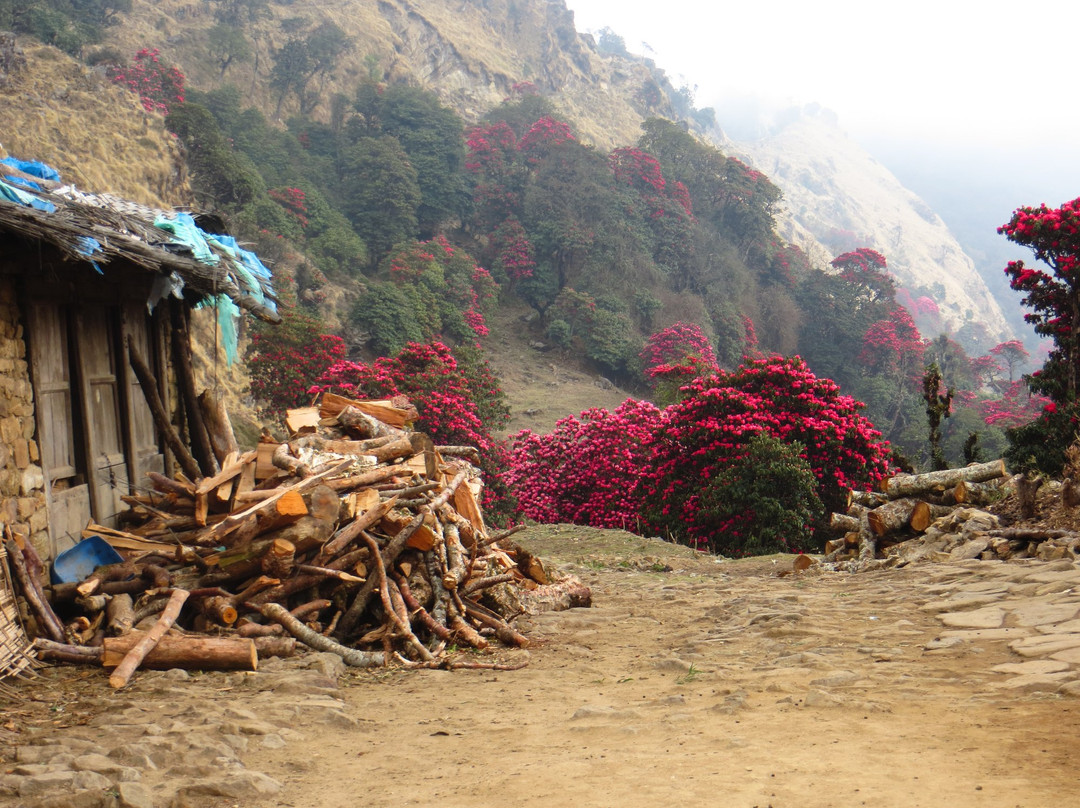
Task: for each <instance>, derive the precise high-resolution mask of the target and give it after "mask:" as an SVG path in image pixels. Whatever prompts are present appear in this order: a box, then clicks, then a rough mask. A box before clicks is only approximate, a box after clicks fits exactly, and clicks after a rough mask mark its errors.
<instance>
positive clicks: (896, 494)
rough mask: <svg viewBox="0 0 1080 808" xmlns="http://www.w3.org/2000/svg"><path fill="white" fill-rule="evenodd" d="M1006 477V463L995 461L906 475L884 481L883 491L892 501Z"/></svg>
mask: <svg viewBox="0 0 1080 808" xmlns="http://www.w3.org/2000/svg"><path fill="white" fill-rule="evenodd" d="M1004 476H1006V471H1005V461H1004V460H993V461H991V462H989V463H976V464H974V465H971V466H965V467H964V468H960V469H945V470H944V471H930V472H927V473H926V474H906V475H902V476H899V477H893V478H891V479H888V480H883V481H882V483H881V490H882V491H884V492H885V493H886V494H888V495H889V498H890V499H899V498H901V497H912V496H918V495H920V494H923V493H926V492H932V491H943V490H945V489H946V488H955V487H956V484H957V483H959V482H961V481H968V482H975V483H981V482H985V481H987V480H993V479H995V478H997V477H1004Z"/></svg>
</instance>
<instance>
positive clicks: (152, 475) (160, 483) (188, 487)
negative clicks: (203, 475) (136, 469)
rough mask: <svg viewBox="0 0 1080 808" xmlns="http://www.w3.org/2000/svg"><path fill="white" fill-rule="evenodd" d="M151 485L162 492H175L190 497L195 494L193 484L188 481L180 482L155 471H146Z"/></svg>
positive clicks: (180, 495) (177, 494)
mask: <svg viewBox="0 0 1080 808" xmlns="http://www.w3.org/2000/svg"><path fill="white" fill-rule="evenodd" d="M146 476H147V477H148V478H149V479H150V483H151V485H153V486H154V488H155V489H156V490H157V491H160V492H162V493H163V494H175V495H176V496H178V497H190V496H194V495H195V486H194V485H193V484H192V483H189V482H180V481H179V480H174V479H172V478H170V477H166V476H165V475H164V474H158V473H157V472H156V471H148V472H146Z"/></svg>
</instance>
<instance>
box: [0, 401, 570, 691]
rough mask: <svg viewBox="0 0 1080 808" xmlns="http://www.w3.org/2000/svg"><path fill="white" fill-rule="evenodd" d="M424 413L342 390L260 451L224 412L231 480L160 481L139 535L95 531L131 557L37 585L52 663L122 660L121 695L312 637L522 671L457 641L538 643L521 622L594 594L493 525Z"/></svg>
mask: <svg viewBox="0 0 1080 808" xmlns="http://www.w3.org/2000/svg"><path fill="white" fill-rule="evenodd" d="M415 417H416V413H415V410H413V409H412V407H411V405H409V404H408V402H407V401H405V400H394V401H380V402H372V401H354V400H350V399H346V398H342V397H339V396H333V395H330V394H327V395H325V396H324V397H323V398H322V401H321V406H320V407H319V408H305V409H302V410H291V411H289V413H288V418H287V419H286V423H287V425H288V426H289V429H290V432H291V437H290V439H289V440H288V441H287V442H285V443H280V444H278V443H263V444H260V445H259V447H258V449H257V450H255V451H250V452H245V453H241V452H239V451H238V450H237V448H236V445H235V440H234V439H233V438H232V437H231V430H230V429H228V426H227V424H228V422H227V418H225V419H224V420H223V421H222V420H221V419H217V421H216V426H215V425H213V424H210V425H209V431H210V433H211V435H212V436H214V433H217V434H216V436H214V437H213V438H212V440H211V446H212V448H213V452H214V454H215V455H216V457H217V460H218V463H217V468H218V469H219V470H218V471H217V472H216V473H214V474H212V475H208V476H201V477H197V478H194V479H192V478H191V477H189V476H186V475H184V474H183V473H178V474H176V475H175V476H174V477H166V476H163V475H160V474H154V473H151V474H150V475H149V478H150V482H151V484H152V489H151V490H149V491H147V492H146V493H144V494H139V495H133V496H129V497H126V498H125V499H126V501H127V503H128V504H129V506H130V509H131V510H130V517H131V523H130V524H126V525H125V526H124V527H125V529H124V530H116V529H110V528H106V527H102V526H100V525H90V526H89V527H88V528H87V530H86V531H85V532H84V537H85V536H90V535H97V536H101V537H102V538H104V539H105V540H106V541H108V542H109V543H110V544H111V545H112V546H113V547H114V548H116V549H117V550H118V551H120V552H121V554H122V555H123V556H124V557H125V560H124V561H123V562H122V563H118V564H113V565H109V566H104V567H98V568H97V569H96V570H95V571H94V572H93V574H92V575H90V576H89V577H87V578H86V579H85V580H82V581H80V582H77V583H65V584H58V585H56V586H53V587H52V589H51V591H50V592H46V591H44V590H43V589H42V587H40V586H39V585H37V584H38V582H39V581H40V577H39V576H35V575H33V574H30V573H28V574H27V575H26V576H25V578H26V583H25V584H24V587H23V588H24V591H25V594H26V596H27V597H26V600H27V602H28V603H29V604H30V611H31V612H32V614H33V616H34V622H35V623H36V625H37V634H38V635H39V636H38V639H37V640H36V641H35V643H36V645H37V647H38V649H39V656H41V657H42V658H44V659H51V660H63V661H70V662H90V663H93V664H103V665H105V666H107V667H110V668H114V670H113V674H112V676H111V677H110V682H111V683H112V684H113V686H115V687H120V686H122V685H123V684H125V683H126V682H127V681H128V678H129V677H130V675H131V673H132V672H133V671H134V670H135V669H136V668H137V667H140V666H143V667H158V668H160V667H165V668H169V667H186V668H198V669H248V670H254V669H255V667H256V665H257V658H258V657H259V656H265V655H289V654H291V653H292V652H293V651H294V649H295V646H296V642H297V641H298V640H299V642H301V643H303V644H305V645H307V646H310V647H312V648H316V649H319V650H324V651H332V652H334V653H337V654H339V655H340V656H341V657H342V658H343V659H344V660H345V661H346V662H347V663H348V664H351V665H355V666H362V667H366V666H374V665H384V664H388V663H389V662H391V661H397V662H399V663H401V664H405V665H408V666H424V667H449V668H454V667H497V668H505V667H508V665H505V664H500V663H498V662H490V661H489V662H483V661H476V657H475V656H472V655H470V657H469V661H460V660H459V659H456V658H453V657H452V656H451V655H450V654H449V653H448V650H447V649H448V648H454V647H457V648H462V649H467V648H472V649H480V650H483V649H487V648H489V645H490V644H491V643H492V642H493V641H497V642H498V643H501V644H503V645H507V646H512V647H518V648H524V647H526V646H528V644H529V641H528V639H527V638H526V637H524V636H523V635H522V634H520V633H519V632H518V631H517V630H516V629H515V628H514V627H513V626H512V621H513V618H514V617H516V616H517V615H519V614H522V613H527V612H538V611H543V610H549V609H563V608H571V607H574V606H588V605H589V603H590V592H589V590H588V588H587V587H585V586H584V585H583V584H581V582H580V581H578V580H577V579H575V578H573V577H563V578H559V577H557V576H556V575H554V574H553V571H552V570H549V569H547V568H546V567H545V566H544V564H543V563H542V562H541V561H540V560H539V559H537V558H535V557H534V556H532V555H531V554H530V553H528V552H527V551H526V550H525V549H524V548H522V547H520V546H518V545H516V544H514V543H513V542H512V541H511V540H510V536H511V534H512V533H513V532H514V531H512V530H511V531H505V532H502V533H492V532H490V531H489V530H488V528H487V526H486V525H485V522H484V516H483V513H482V511H481V508H480V506H479V497H480V493H481V482H480V473H479V470H478V468H477V467H476V465H474V462H478V461H479V456H478V453H477V450H476V449H475V448H473V447H443V446H435V445H433V444H432V442H431V440H430V439H429V438H428V437H427V436H425V435H423V434H420V433H416V432H410V431H409V430H408V429H407V425H408V424H409V423H410V422H411V421H412V420H413V419H414V418H415ZM11 549H14V550H15V552H16V553H17V554H18V555H19V557H20V558H21V559H30V558H32V557H35V556H34V554H33V550H32V548H30V547H29V546H28V545H23V546H21V547H16V545H15V543H14V542H13V541H12V542H11V543H10V547H9V551H10V550H11ZM31 563H33V562H31ZM38 563H40V562H38ZM38 571H39V572H40V569H39V570H38ZM58 615H59V617H58ZM513 666H515V665H513V664H511V665H510V667H513ZM516 666H520V665H516Z"/></svg>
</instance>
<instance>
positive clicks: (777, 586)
mask: <svg viewBox="0 0 1080 808" xmlns="http://www.w3.org/2000/svg"><path fill="white" fill-rule="evenodd" d="M522 543H523V544H526V545H527V546H529V547H530V549H533V550H534V551H539V552H540V554H541V555H542V556H543V557H544V558H546V559H554V560H556V561H558V562H560V563H561V564H563V565H564V566H569V567H571V568H572V569H573V571H574V572H576V573H577V574H579V575H580V576H581V577H582V578H583V579H585V580H586V582H587V583H589V584H590V585H592V586H593V588H594V601H595V607H594V608H592V609H588V610H573V611H570V612H561V613H551V614H545V615H541V616H539V617H535V618H531V619H529V620H528V621H523V622H522V624H521V626H520V627H521V628H522V630H523V631H524V632H525V633H526V634H527V635H528V636H531V637H533V638H535V639H536V640H537V643H536V644H535V645H534V647H532V648H531V649H530V650H529V651H528V652H527V653H528V655H529V666H528V667H527V668H525V669H524V670H521V671H516V672H498V673H493V672H485V671H455V672H452V673H451V672H442V671H423V672H402V671H381V672H377V673H357V672H349V673H346V674H345V675H344V676H343V677H342V678H341V680H340V684H341V687H340V689H339V690H337V691H334V690H333V689H332V688H330V687H327V688H326V689H325V690H320V691H318V693H317V694H311V695H297V694H298V693H302V692H303V689H304V681H307V680H303V679H301V680H300V681H294V680H293V679H289V678H286V679H284V680H282V681H284V682H286V683H288V682H290V681H291V682H292V684H291V685H290V686H288V687H280V688H276V687H274V686H271V685H265V684H264V685H259V686H258V687H255V686H254V685H251V684H248V685H244V684H242V682H243V680H242V679H237V678H233V679H223V678H222V677H221V675H217V676H209V675H208V676H206V677H196V678H195V679H193V680H189V681H185V682H177V683H174V684H173V685H172V686H171V687H163V686H162V682H161V681H160V680H159V681H158V682H157V684H156V685H155V684H154V680H152V679H150V678H149V677H150V676H151V675H150V674H147V675H146V678H144V681H143V683H142V684H140V685H138V686H137V687H141V688H143V692H144V693H150V694H152V693H154V692H155V691H154V688H155V687H156V688H157V690H158V691H161V692H159V693H158V695H157V696H156V697H155V696H152V695H149V696H147V698H151V699H153V698H157V699H158V703H159V704H160V702H161V701H162V700H163V699H164V700H170V699H171V700H172V701H171V702H170V711H171V712H172V713H173V714H175V717H176V718H177V719H182V720H183V721H185V722H188V723H189V724H192V725H194V724H197V723H199V722H198V721H197V720H196V719H195V718H194V716H195V715H196V714H198V713H199V712H200V709H201V710H203V711H204V712H210V711H212V710H211V708H209V707H208V706H207V705H208V704H209V703H210V702H209V699H212V700H213V701H214V702H216V703H217V707H215V708H214V709H224V707H223V706H222V705H226V706H231V708H236V707H237V706H242V707H244V708H246V709H248V710H250V711H251V714H250V716H249V717H248V718H244V717H243V716H242V715H241V716H240V717H237V716H233V718H232V719H231V720H232V721H233V722H234V724H235V723H236V722H237V721H241V722H242V721H244V720H247V721H249V722H252V723H253V724H255V726H253V727H249V729H250V730H251V731H250V732H249V733H248V738H249V740H250V743H248V744H245V747H246V748H245V749H244V750H239V751H238V753H237V757H238V758H239V759H240V760H242V761H243V763H244V764H246V766H247V769H248V770H254V769H257V770H258V771H261V772H265V773H266V774H268V775H270V777H272V778H274V779H276V780H277V781H278V782H279V783H280V784H281V788H280V790H278V791H277V792H276V793H274V794H272V795H264V796H259V795H258V794H256V793H251V794H249V795H248V796H247V797H246V798H245V799H242V800H239V801H238V800H237V799H230V798H227V796H228V795H225V794H218V795H207V794H205V793H200V792H194V791H192V792H190V794H191V795H192V796H189V797H187V798H186V799H187V801H186V802H179V803H176V804H178V805H179V804H182V805H193V806H194V805H198V806H203V805H206V806H210V805H213V806H219V805H221V806H224V805H237V804H242V805H245V806H248V805H267V806H270V805H273V806H296V807H297V808H300V806H304V807H305V808H346V806H348V807H349V808H352V807H353V806H355V805H356V804H357V800H358V798H360V799H362V803H363V804H365V805H370V806H377V807H381V806H387V807H389V806H402V805H416V806H433V805H439V806H441V807H442V808H454V807H455V806H462V807H464V806H469V807H470V808H478V807H481V806H505V805H516V806H541V805H543V806H546V807H547V808H551V806H564V805H566V806H569V805H577V806H620V808H637V806H655V805H658V804H662V803H668V802H673V801H675V802H680V803H686V804H697V805H722V806H726V807H730V808H744V807H745V808H750V807H751V806H760V807H761V808H764V806H774V808H819V807H823V806H837V807H838V808H846V806H859V805H872V806H875V808H888V807H889V806H896V808H901V807H902V808H914V806H927V807H931V806H933V807H936V806H943V805H948V806H950V808H970V807H973V806H986V808H1001V806H1022V807H1023V808H1040V806H1046V807H1047V808H1060V807H1061V806H1066V805H1075V804H1078V800H1080V797H1078V796H1077V795H1078V794H1080V776H1078V774H1077V772H1076V769H1075V766H1074V765H1073V763H1072V757H1073V750H1075V748H1076V747H1077V742H1078V741H1080V721H1078V719H1080V700H1078V699H1076V698H1075V696H1073V695H1070V694H1068V693H1067V692H1066V693H1062V692H1058V691H1059V690H1062V689H1063V690H1064V691H1070V690H1072V689H1073V688H1077V687H1080V684H1078V683H1077V682H1080V680H1078V678H1077V677H1078V672H1077V671H1076V670H1075V665H1076V664H1080V657H1078V659H1077V661H1076V662H1072V661H1070V660H1071V659H1072V657H1071V656H1070V651H1069V649H1070V648H1075V647H1080V634H1076V633H1074V629H1075V631H1076V632H1080V626H1077V625H1076V623H1077V621H1076V619H1075V618H1076V614H1077V612H1080V594H1073V585H1074V584H1075V585H1076V587H1077V593H1080V568H1077V567H1075V566H1074V565H1072V563H1071V562H1054V563H1051V564H1047V563H1043V562H1026V563H1024V564H1001V563H991V562H968V563H965V564H937V565H923V566H919V567H916V568H914V569H910V568H909V569H901V570H883V571H878V572H872V573H865V574H861V575H856V576H851V575H845V574H836V573H826V574H814V573H809V574H802V575H799V576H787V577H777V572H779V571H781V570H783V569H784V568H786V567H789V566H790V558H787V559H764V560H751V561H743V562H718V561H716V560H714V559H711V558H701V557H697V556H695V555H694V554H693V553H691V552H690V551H688V550H686V549H684V548H678V547H674V546H671V545H667V544H664V543H661V542H650V541H648V540H643V539H639V538H636V537H630V536H628V535H627V534H621V533H614V532H600V531H591V530H582V529H577V528H569V527H565V528H547V529H542V530H541V529H533V530H530V531H529V532H528V533H527V534H525V539H524V540H523V542H522ZM995 610H996V614H997V617H998V619H999V625H994V619H995ZM1073 638H1076V642H1075V644H1073V645H1070V643H1071V641H1072V639H1073ZM1046 641H1052V643H1053V644H1052V647H1051V645H1048V644H1046ZM1010 643H1018V644H1019V645H1018V646H1017V647H1018V648H1020V649H1022V650H1023V652H1024V653H1025V654H1027V655H1026V656H1021V654H1020V653H1018V652H1017V651H1016V650H1012V649H1010V647H1009V644H1010ZM1031 649H1034V650H1031ZM1062 649H1064V650H1062ZM521 653H525V652H506V654H505V655H506V656H507V658H512V657H514V656H515V655H516V654H521ZM1073 653H1078V654H1080V652H1075V651H1074V652H1073ZM1055 657H1061V658H1062V659H1057V658H1055ZM1002 664H1006V665H1020V666H1021V667H1018V668H1006V669H1003V672H998V671H995V670H994V668H995V667H997V666H999V665H1002ZM264 676H265V677H270V678H268V679H264V680H263V681H264V683H265V682H272V680H273V677H274V676H284V677H294V679H295V677H296V676H307V677H309V680H310V677H312V676H315V677H319V676H323V674H321V673H319V671H318V670H315V671H311V670H309V671H301V672H300V673H295V672H294V673H288V672H283V673H275V672H274V671H273V670H271V671H269V672H267V673H266V674H265V675H264V674H258V675H257V677H256V678H258V677H264ZM312 681H314V680H312ZM320 681H322V682H323V683H325V682H326V678H325V676H323V678H322V679H321V680H320ZM88 686H92V687H94V688H97V689H98V690H99V691H103V690H104V689H107V688H105V686H104V678H103V677H102V678H101V679H100V681H97V680H96V679H95V680H94V681H92V682H91V683H90V684H89V685H88ZM245 688H247V689H248V690H251V693H252V695H251V696H246V695H245V693H246V692H247V690H245ZM279 690H280V692H279ZM211 694H213V695H211ZM98 695H99V696H100V695H102V692H98ZM185 698H189V699H191V700H192V703H191V704H186V705H185V704H184V703H183V700H184V699H185ZM177 699H179V700H180V703H177V702H176V700H177ZM260 699H261V700H263V701H260ZM320 700H322V701H320ZM342 700H343V703H342ZM331 702H334V703H333V704H331ZM128 703H129V704H132V705H139V706H140V707H142V708H144V709H145V702H142V701H140V696H139V691H138V690H137V689H136V690H135V691H134V692H133V693H132V694H131V695H130V696H129V697H128ZM199 703H201V704H202V705H203V706H202V707H201V708H200V707H199V706H198V704H199ZM320 704H321V706H319V705H320ZM85 709H86V710H87V714H88V716H89V717H88V718H87V722H88V723H89V724H90V725H91V726H94V725H96V726H102V725H103V722H101V721H100V712H101V710H102V709H103V706H101V705H99V706H98V707H96V708H95V707H92V706H90V705H89V700H87V704H86V705H85ZM95 710H96V711H97V715H96V716H95ZM256 717H257V719H258V721H256V720H255V719H256ZM95 722H96V724H95ZM259 722H262V723H266V722H270V723H274V722H277V725H278V726H280V727H283V728H282V729H280V730H278V731H277V732H270V729H269V728H267V727H261V728H260V727H259V726H258V723H259ZM161 723H162V721H158V724H159V725H160V724H161ZM204 723H208V726H210V727H211V729H213V728H214V727H215V726H216V725H214V723H213V722H212V721H209V720H208V719H206V720H204ZM155 731H156V732H159V733H160V731H161V728H160V727H159V729H158V730H155ZM214 731H216V732H222V730H221V729H220V728H218V729H214ZM42 732H43V733H45V735H47V729H45V730H42ZM238 734H240V735H242V734H244V731H243V730H242V729H236V728H233V729H232V735H231V736H230V737H236V736H237V735H238ZM269 735H272V736H273V737H274V738H275V739H276V740H274V741H273V742H272V743H269V744H267V743H266V742H265V740H264V739H265V738H266V737H267V736H269ZM34 737H35V740H33V741H32V742H33V743H41V742H42V741H41V740H40V739H41V738H42V737H44V735H41V736H34ZM279 741H280V742H279ZM159 771H160V772H161V774H162V775H165V774H167V772H168V770H167V767H166V766H164V765H162V766H160V767H159ZM196 774H198V775H199V776H201V777H204V778H205V777H206V776H207V775H208V773H207V772H205V771H203V772H196ZM223 776H227V775H223ZM167 780H168V777H167V776H158V777H157V779H154V778H152V777H150V776H149V775H148V776H147V778H146V779H145V780H144V782H146V783H147V784H148V787H149V788H150V790H151V793H152V794H168V793H171V792H170V791H169V790H168V789H167V788H164V787H163V786H162V785H161V784H162V783H165V782H166V781H167ZM174 799H177V798H174ZM199 800H202V801H201V802H200V801H199ZM0 804H3V801H2V798H0ZM13 804H17V803H13ZM27 804H28V805H29V804H32V803H27ZM153 804H154V805H155V806H158V805H168V804H169V803H168V802H161V801H154V802H153Z"/></svg>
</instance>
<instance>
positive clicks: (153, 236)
mask: <svg viewBox="0 0 1080 808" xmlns="http://www.w3.org/2000/svg"><path fill="white" fill-rule="evenodd" d="M204 227H205V228H207V229H203V228H204ZM221 229H222V228H221V223H220V221H216V220H214V219H213V217H210V218H200V217H199V216H192V215H190V214H185V213H179V212H177V211H162V210H154V209H150V208H146V207H143V206H140V205H137V204H134V203H131V202H127V201H125V200H121V199H118V198H116V197H112V196H109V195H91V194H85V193H82V192H80V191H78V190H77V189H75V188H73V187H71V186H66V185H63V184H62V183H61V182H60V181H59V176H58V175H56V174H55V172H53V171H52V169H49V168H48V166H44V165H43V164H40V163H20V162H19V161H13V160H10V159H8V160H6V161H3V162H2V163H0V523H3V524H4V525H7V526H10V528H11V529H12V530H13V531H14V532H16V533H21V534H23V535H24V536H26V537H27V538H29V539H30V540H31V541H32V543H33V544H34V546H35V547H36V549H37V550H38V553H39V554H40V555H41V556H42V558H45V559H51V558H55V557H56V555H57V554H58V553H60V552H62V551H63V550H64V549H67V548H68V547H70V546H71V545H72V544H74V543H75V542H77V541H79V540H80V538H81V534H82V530H83V528H84V527H85V526H86V525H87V523H88V522H91V521H93V522H96V523H99V524H103V525H107V526H115V524H116V518H117V514H118V513H119V512H120V511H121V510H123V508H124V507H125V505H124V503H123V502H122V499H121V498H122V497H123V496H124V495H127V494H131V493H133V492H135V491H137V490H138V489H140V488H145V486H146V483H145V475H146V472H147V471H151V470H155V471H159V472H163V473H172V471H173V470H174V465H175V464H174V458H173V456H172V454H171V453H170V451H169V449H168V444H167V441H166V440H165V435H164V434H163V430H162V428H161V426H160V422H158V421H155V418H154V416H153V414H152V412H151V408H150V406H149V404H148V402H147V397H146V395H145V394H144V389H143V387H142V386H141V384H140V381H139V379H138V378H137V376H136V373H135V372H134V371H133V365H132V361H131V356H132V354H135V355H137V356H138V357H139V358H141V359H142V360H143V363H144V364H145V366H146V367H148V368H149V369H150V372H151V375H152V377H153V380H154V383H156V387H157V388H158V389H157V392H158V394H159V396H160V398H161V400H162V401H163V402H164V407H163V411H164V412H165V413H166V416H167V418H168V419H169V420H170V422H171V423H172V425H173V426H174V428H175V429H176V431H177V434H179V435H181V436H183V435H186V434H187V433H186V429H187V427H186V423H185V419H186V417H187V416H186V415H185V412H187V410H186V409H185V398H184V395H183V394H182V389H181V385H180V384H179V381H180V380H179V378H178V373H179V371H180V369H181V367H182V364H183V362H185V361H187V362H189V361H190V344H189V343H186V340H188V339H189V337H188V331H187V322H188V318H189V316H190V312H191V309H192V308H193V307H194V306H200V305H203V306H205V305H212V306H216V307H217V310H218V315H219V321H220V322H221V323H222V325H223V326H224V333H226V334H227V333H228V330H229V326H230V325H231V324H233V321H234V319H235V318H236V317H238V316H239V315H240V310H246V311H247V312H250V313H252V314H255V315H256V316H259V317H261V318H263V319H267V320H271V321H273V320H276V319H277V310H276V305H275V302H274V295H273V289H272V286H271V277H270V273H269V272H268V271H267V270H266V268H265V267H264V266H263V265H262V264H261V262H259V261H258V258H256V257H255V256H254V254H253V253H250V252H247V251H245V250H242V249H240V248H239V246H238V245H237V244H236V242H235V241H233V240H232V239H231V238H229V237H228V236H224V235H210V234H209V233H208V232H207V231H208V230H212V231H214V232H216V233H220V232H221ZM233 333H234V332H233ZM185 345H186V347H185ZM185 353H186V354H187V358H186V359H185V356H184V354H185ZM151 386H153V384H152V385H151Z"/></svg>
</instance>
